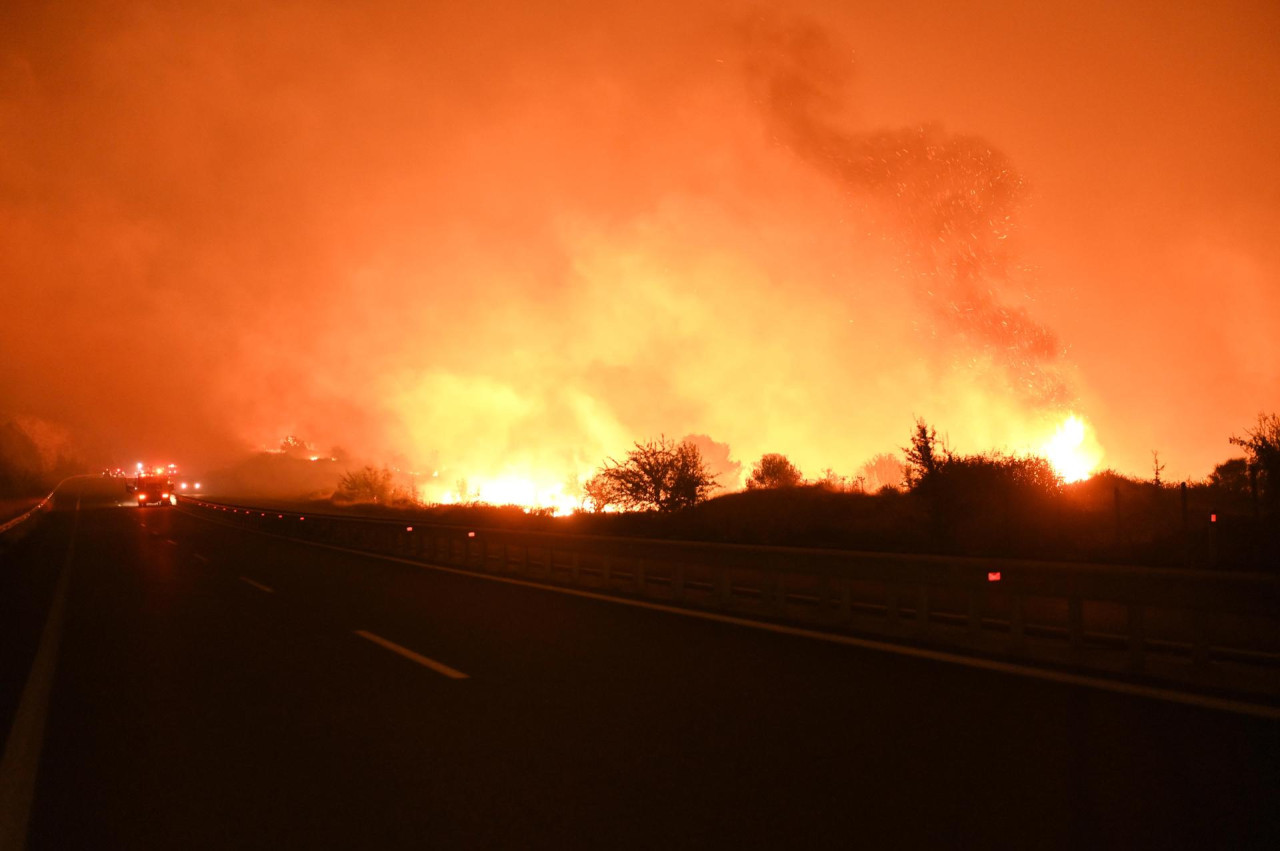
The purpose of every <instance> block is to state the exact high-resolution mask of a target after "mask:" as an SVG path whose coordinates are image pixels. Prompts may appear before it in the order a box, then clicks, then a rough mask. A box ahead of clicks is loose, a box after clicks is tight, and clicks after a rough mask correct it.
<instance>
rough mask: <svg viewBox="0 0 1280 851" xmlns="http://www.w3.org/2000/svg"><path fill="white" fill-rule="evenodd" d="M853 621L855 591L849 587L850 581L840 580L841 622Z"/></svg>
mask: <svg viewBox="0 0 1280 851" xmlns="http://www.w3.org/2000/svg"><path fill="white" fill-rule="evenodd" d="M852 620H853V589H852V588H851V587H850V586H849V580H848V579H841V580H840V622H841V623H849V622H850V621H852Z"/></svg>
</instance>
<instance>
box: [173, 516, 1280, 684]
mask: <svg viewBox="0 0 1280 851" xmlns="http://www.w3.org/2000/svg"><path fill="white" fill-rule="evenodd" d="M181 502H182V504H184V505H187V506H190V507H192V508H195V509H197V510H199V511H201V512H204V513H206V514H217V515H219V516H220V518H221V519H225V520H228V521H234V522H237V523H238V524H240V525H246V526H249V527H251V528H257V529H261V530H263V531H268V532H275V533H277V534H282V535H286V536H288V537H293V538H299V539H304V540H309V541H314V542H317V543H323V544H330V545H334V546H339V547H345V548H349V549H356V550H362V551H367V552H371V553H379V554H388V555H394V556H397V557H400V558H405V559H409V560H413V561H420V562H423V563H429V564H437V565H442V566H448V567H453V568H456V569H462V570H467V571H475V572H477V573H486V574H492V575H498V576H509V577H514V578H520V579H525V580H531V581H536V582H542V583H550V584H555V585H561V586H566V587H571V588H578V589H584V590H590V591H592V592H595V593H600V594H608V595H614V596H621V597H630V598H638V599H643V600H649V601H654V602H661V603H664V604H668V605H675V606H682V607H690V608H698V609H704V610H712V611H716V612H722V613H726V614H733V615H736V616H744V617H750V618H757V619H764V620H770V621H778V622H786V623H796V624H802V625H805V626H808V627H812V628H818V629H822V630H827V631H835V632H843V633H851V634H856V635H868V636H875V637H877V638H884V639H889V640H893V641H899V642H906V643H910V644H915V645H921V646H929V647H943V648H946V649H949V650H960V651H962V652H967V653H971V654H974V655H979V656H985V657H993V658H1000V659H1012V660H1018V661H1023V662H1028V663H1033V664H1040V665H1049V666H1060V667H1064V668H1069V669H1084V670H1088V671H1091V672H1096V673H1104V674H1113V675H1116V676H1122V677H1126V678H1135V677H1136V678H1140V679H1144V680H1154V681H1159V682H1174V683H1178V684H1181V685H1184V686H1193V687H1197V688H1201V689H1209V690H1224V691H1230V692H1235V693H1239V692H1245V693H1250V694H1255V695H1265V696H1268V697H1270V698H1272V699H1280V578H1277V577H1275V576H1270V575H1261V574H1241V573H1217V572H1205V571H1189V570H1177V569H1161V568H1147V567H1125V566H1114V565H1091V564H1070V563H1058V562H1039V561H1026V560H1011V559H980V558H969V557H948V556H928V555H905V554H897V553H865V552H851V551H843V550H809V549H797V548H786V547H759V546H743V545H730V544H712V543H700V542H683V541H665V540H652V539H635V538H607V537H599V536H587V535H568V534H561V533H551V532H524V531H510V530H502V529H489V528H480V527H470V528H469V527H460V526H444V525H423V524H420V523H417V522H412V521H405V520H388V519H381V518H364V517H358V516H350V515H334V514H300V513H297V512H289V511H282V510H280V509H270V508H264V507H254V506H246V505H233V504H224V503H216V502H211V501H206V500H202V499H194V498H192V497H182V498H181Z"/></svg>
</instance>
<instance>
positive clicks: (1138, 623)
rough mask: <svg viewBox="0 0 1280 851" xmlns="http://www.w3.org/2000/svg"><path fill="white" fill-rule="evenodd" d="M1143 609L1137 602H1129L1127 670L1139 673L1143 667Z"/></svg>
mask: <svg viewBox="0 0 1280 851" xmlns="http://www.w3.org/2000/svg"><path fill="white" fill-rule="evenodd" d="M1144 614H1145V611H1144V609H1143V608H1142V606H1141V605H1139V604H1138V603H1130V604H1129V670H1130V671H1131V672H1132V673H1135V674H1140V673H1142V669H1143V667H1144V664H1143V663H1144V661H1145V660H1144V659H1143V650H1144V644H1145V640H1144V633H1145V628H1144V623H1143V620H1144V618H1143V616H1144Z"/></svg>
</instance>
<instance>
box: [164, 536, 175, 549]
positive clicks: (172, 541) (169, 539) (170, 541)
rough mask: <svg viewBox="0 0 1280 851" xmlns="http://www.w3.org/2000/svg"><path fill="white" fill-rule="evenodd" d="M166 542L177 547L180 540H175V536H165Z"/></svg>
mask: <svg viewBox="0 0 1280 851" xmlns="http://www.w3.org/2000/svg"><path fill="white" fill-rule="evenodd" d="M164 542H165V543H166V544H173V545H174V546H175V547H176V546H178V542H177V541H175V540H174V539H173V538H165V539H164Z"/></svg>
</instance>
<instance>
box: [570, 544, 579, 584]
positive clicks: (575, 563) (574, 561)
mask: <svg viewBox="0 0 1280 851" xmlns="http://www.w3.org/2000/svg"><path fill="white" fill-rule="evenodd" d="M581 566H582V563H581V561H580V560H579V557H578V551H577V550H574V551H573V552H572V553H571V554H570V556H569V578H570V580H572V582H573V584H574V585H577V584H578V569H579V568H580V567H581Z"/></svg>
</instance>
